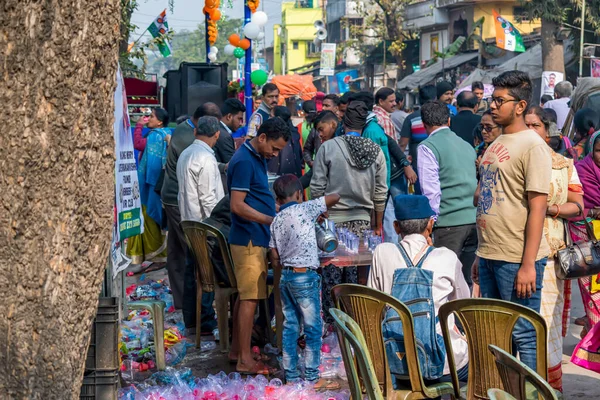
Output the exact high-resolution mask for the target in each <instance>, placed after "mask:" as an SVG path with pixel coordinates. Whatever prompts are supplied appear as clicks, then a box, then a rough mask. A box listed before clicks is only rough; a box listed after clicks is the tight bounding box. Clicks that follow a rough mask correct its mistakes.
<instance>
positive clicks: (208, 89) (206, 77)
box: [179, 62, 227, 115]
mask: <svg viewBox="0 0 600 400" xmlns="http://www.w3.org/2000/svg"><path fill="white" fill-rule="evenodd" d="M179 72H180V75H181V113H183V114H189V115H193V114H194V111H196V108H198V106H199V105H200V104H202V103H205V102H207V101H210V102H212V103H215V104H216V105H217V106H219V107H221V106H222V105H223V102H224V101H225V100H226V99H227V63H224V64H216V63H215V64H208V63H186V62H184V63H181V65H180V66H179Z"/></svg>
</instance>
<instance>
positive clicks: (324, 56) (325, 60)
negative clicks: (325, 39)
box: [319, 43, 336, 76]
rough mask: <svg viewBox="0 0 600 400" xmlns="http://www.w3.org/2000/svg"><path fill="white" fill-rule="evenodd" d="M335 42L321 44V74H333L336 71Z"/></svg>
mask: <svg viewBox="0 0 600 400" xmlns="http://www.w3.org/2000/svg"><path fill="white" fill-rule="evenodd" d="M335 49H336V44H335V43H323V44H321V69H320V71H319V75H321V76H333V74H334V73H335Z"/></svg>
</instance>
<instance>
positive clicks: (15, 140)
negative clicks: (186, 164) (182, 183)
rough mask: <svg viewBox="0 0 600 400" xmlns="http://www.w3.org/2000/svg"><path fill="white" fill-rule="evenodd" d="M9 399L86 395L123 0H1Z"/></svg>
mask: <svg viewBox="0 0 600 400" xmlns="http://www.w3.org/2000/svg"><path fill="white" fill-rule="evenodd" d="M1 10H2V16H3V18H2V20H3V24H2V27H1V28H0V49H2V50H1V51H0V72H1V74H2V77H1V78H0V104H2V107H3V110H2V112H1V113H0V126H1V127H2V133H1V134H0V149H2V153H1V155H0V260H2V267H1V268H0V294H1V295H0V398H1V399H9V398H19V399H41V398H44V399H68V398H72V399H75V398H77V397H78V394H79V388H80V385H81V378H82V375H83V370H84V361H85V357H86V353H87V346H88V342H89V330H90V326H91V321H92V318H93V316H94V314H95V309H96V306H97V302H98V295H99V291H100V283H101V280H102V271H103V269H104V266H105V264H106V261H105V260H106V256H107V255H108V248H109V241H110V232H111V226H112V205H113V201H114V200H113V196H114V194H113V193H114V190H113V176H114V173H113V165H114V164H113V152H114V150H113V149H114V142H113V133H112V130H113V113H114V108H113V95H114V94H113V91H114V88H115V71H116V68H117V56H118V43H119V20H120V16H121V13H120V6H119V0H45V1H34V0H3V1H2V6H1Z"/></svg>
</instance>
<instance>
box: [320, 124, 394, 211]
mask: <svg viewBox="0 0 600 400" xmlns="http://www.w3.org/2000/svg"><path fill="white" fill-rule="evenodd" d="M386 178H387V166H386V162H385V156H384V155H383V152H382V151H381V149H380V148H379V146H377V145H376V144H375V143H374V142H373V141H372V140H370V139H365V138H362V137H356V136H341V137H337V138H335V139H331V140H328V141H327V142H325V143H323V144H322V145H321V148H319V151H318V152H317V156H316V158H315V161H314V164H313V177H312V180H311V182H310V192H311V195H312V197H313V198H318V197H321V196H326V195H329V194H333V193H337V194H339V195H340V197H341V200H340V202H339V203H337V204H336V205H335V206H333V208H331V209H330V211H329V217H330V218H331V219H332V220H333V221H334V222H348V221H370V220H371V211H372V210H375V211H381V212H383V211H384V210H385V201H386V198H387V193H388V187H387V184H386Z"/></svg>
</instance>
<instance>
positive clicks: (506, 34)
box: [492, 10, 525, 53]
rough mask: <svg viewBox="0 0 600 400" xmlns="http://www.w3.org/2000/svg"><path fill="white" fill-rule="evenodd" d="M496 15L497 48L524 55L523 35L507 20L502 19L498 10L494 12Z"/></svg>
mask: <svg viewBox="0 0 600 400" xmlns="http://www.w3.org/2000/svg"><path fill="white" fill-rule="evenodd" d="M492 11H493V13H494V21H495V23H496V46H498V47H499V48H501V49H504V50H508V51H514V52H517V53H522V52H524V51H525V45H524V44H523V38H522V37H521V34H520V33H519V31H518V30H517V28H515V27H514V26H513V24H511V23H510V22H508V21H507V20H505V19H504V18H502V17H501V16H500V15H499V14H498V13H497V12H496V10H492Z"/></svg>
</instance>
